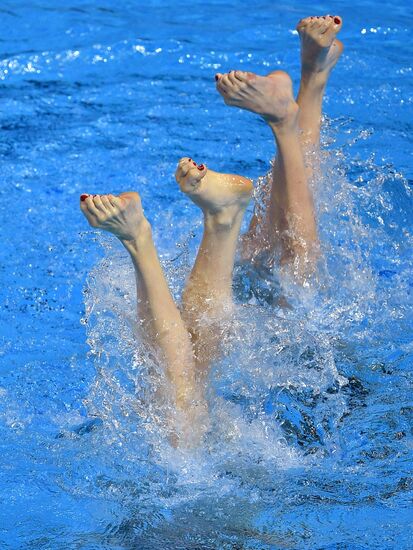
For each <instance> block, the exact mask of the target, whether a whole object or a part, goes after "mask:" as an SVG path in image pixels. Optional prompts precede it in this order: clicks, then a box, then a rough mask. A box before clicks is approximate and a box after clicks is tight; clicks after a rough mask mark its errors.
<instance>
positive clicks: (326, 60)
mask: <svg viewBox="0 0 413 550" xmlns="http://www.w3.org/2000/svg"><path fill="white" fill-rule="evenodd" d="M340 28H341V19H340V18H338V17H332V16H325V17H321V18H316V17H314V18H310V17H309V18H306V19H303V20H302V21H300V22H299V24H298V26H297V30H298V32H299V34H300V37H301V44H302V49H301V60H302V75H301V84H300V91H299V94H298V97H297V101H296V102H295V101H294V99H293V95H292V86H291V80H290V78H289V77H288V75H287V74H286V73H282V72H281V71H276V72H274V73H270V74H269V75H268V76H266V77H260V76H256V75H254V74H252V73H245V72H241V71H235V72H234V71H232V72H231V73H229V74H225V75H222V74H220V73H218V74H217V77H216V78H217V89H218V91H219V92H220V93H221V95H222V96H223V98H224V101H225V102H226V103H227V104H228V105H233V106H237V107H240V108H243V109H246V110H249V111H252V112H254V113H257V114H259V115H260V116H262V117H263V118H264V119H265V120H266V122H267V123H268V124H269V126H270V128H271V130H272V132H273V135H274V138H275V141H276V145H277V149H278V155H277V158H276V160H275V162H274V165H273V174H272V176H273V177H272V184H271V187H270V189H269V196H268V198H267V203H266V205H265V210H264V212H259V211H258V210H257V211H256V213H255V214H254V216H253V218H252V220H251V225H250V228H249V231H248V233H247V235H246V236H245V237H244V245H245V246H244V252H245V253H246V255H247V256H248V257H250V258H252V259H253V258H254V257H256V256H260V255H262V253H263V252H265V253H268V254H269V255H273V254H274V252H276V251H278V252H279V253H280V261H281V263H282V264H286V265H289V266H291V267H293V272H294V274H296V275H297V276H298V278H299V279H301V280H302V279H303V278H305V276H307V275H308V274H311V273H312V272H313V270H314V264H315V258H316V257H317V244H318V241H317V229H316V221H315V216H314V208H313V202H312V195H311V191H310V188H309V185H308V180H309V178H311V177H312V174H313V170H314V162H315V161H314V158H313V159H311V158H310V159H309V162H308V164H307V166H306V165H305V160H304V155H305V153H306V152H307V151H308V150H311V149H312V148H317V147H318V145H319V136H320V122H321V106H322V99H323V95H324V90H325V86H326V83H327V80H328V76H329V73H330V71H331V69H332V68H333V67H334V65H335V63H336V62H337V60H338V58H339V55H340V53H341V51H342V45H341V43H340V42H339V41H338V40H336V39H335V36H336V34H337V32H338V31H339V30H340Z"/></svg>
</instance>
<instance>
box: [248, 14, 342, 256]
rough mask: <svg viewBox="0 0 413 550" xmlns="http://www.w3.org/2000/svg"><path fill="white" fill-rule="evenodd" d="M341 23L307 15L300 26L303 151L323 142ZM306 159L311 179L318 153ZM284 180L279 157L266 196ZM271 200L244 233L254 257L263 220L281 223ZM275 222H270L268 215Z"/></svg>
mask: <svg viewBox="0 0 413 550" xmlns="http://www.w3.org/2000/svg"><path fill="white" fill-rule="evenodd" d="M341 26H342V20H341V18H340V17H338V16H334V17H333V16H324V17H307V18H305V19H302V20H301V21H300V22H299V23H298V25H297V31H298V33H299V35H300V38H301V82H300V90H299V93H298V97H297V104H298V106H299V108H300V109H299V112H298V126H299V128H300V130H301V132H300V142H301V146H302V148H303V152H304V154H306V153H310V152H313V151H314V150H315V152H317V150H318V147H319V141H320V124H321V108H322V100H323V97H324V92H325V88H326V85H327V81H328V77H329V75H330V72H331V70H332V69H333V67H334V66H335V64H336V63H337V61H338V59H339V57H340V55H341V53H342V51H343V44H342V43H341V42H340V41H339V40H337V39H336V35H337V33H338V32H339V31H340V29H341ZM305 160H306V173H307V178H308V179H311V178H312V177H313V175H314V170H315V168H316V163H317V156H314V155H308V156H307V158H305ZM282 179H283V169H282V166H281V159H280V158H279V156H277V158H276V159H275V161H274V164H273V169H272V179H271V178H268V180H267V182H266V183H265V189H264V196H265V195H266V194H268V196H270V194H271V186H272V182H275V185H277V184H278V182H279V181H280V180H282ZM270 205H271V201H270V200H267V202H266V203H264V205H257V207H256V210H255V212H254V215H253V217H252V220H251V224H250V227H249V230H248V233H247V234H246V236H245V244H246V247H247V255H248V256H250V257H251V256H253V255H254V254H256V253H257V252H261V251H262V250H263V248H264V249H265V246H266V245H265V244H264V246H263V235H262V233H263V227H262V225H263V224H264V223H268V224H269V225H270V226H274V227H277V225H280V224H279V223H277V220H276V219H275V220H274V219H273V218H274V215H276V212H274V211H272V212H271V210H270ZM269 217H270V218H272V220H273V221H269V220H268V218H269Z"/></svg>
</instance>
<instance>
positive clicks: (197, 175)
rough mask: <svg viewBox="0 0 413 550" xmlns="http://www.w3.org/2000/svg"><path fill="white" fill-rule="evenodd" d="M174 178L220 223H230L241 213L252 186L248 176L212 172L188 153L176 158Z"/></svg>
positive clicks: (191, 197) (247, 200)
mask: <svg viewBox="0 0 413 550" xmlns="http://www.w3.org/2000/svg"><path fill="white" fill-rule="evenodd" d="M175 178H176V181H177V182H178V184H179V187H180V189H181V191H183V192H184V193H185V194H187V195H188V196H189V197H190V199H191V200H192V201H193V202H194V203H195V204H197V205H198V206H199V207H200V208H201V209H202V210H203V212H204V213H205V214H207V215H210V216H213V217H214V218H215V219H216V221H217V222H218V223H219V224H222V225H230V226H231V225H232V224H233V222H234V221H235V219H236V218H238V215H239V214H243V213H244V210H245V208H246V207H247V205H248V203H249V201H250V198H251V194H252V189H253V187H252V182H251V180H249V179H247V178H244V177H242V176H237V175H234V174H221V173H219V172H214V171H213V170H209V169H208V168H207V167H206V166H205V165H204V164H200V165H197V163H196V162H195V161H193V160H192V159H190V158H188V157H185V158H182V159H181V160H180V161H179V164H178V167H177V170H176V173H175Z"/></svg>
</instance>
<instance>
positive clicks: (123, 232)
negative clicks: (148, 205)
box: [80, 191, 150, 246]
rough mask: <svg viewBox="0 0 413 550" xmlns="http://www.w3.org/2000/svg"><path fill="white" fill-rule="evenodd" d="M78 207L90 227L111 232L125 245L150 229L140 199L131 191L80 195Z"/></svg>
mask: <svg viewBox="0 0 413 550" xmlns="http://www.w3.org/2000/svg"><path fill="white" fill-rule="evenodd" d="M80 209H81V211H82V212H83V214H84V216H85V217H86V219H87V221H88V222H89V224H90V225H91V226H92V227H96V228H98V229H104V230H105V231H109V232H110V233H113V234H114V235H115V236H116V237H118V239H120V241H121V242H122V243H123V244H124V245H125V246H126V245H127V244H128V243H130V242H132V241H137V240H139V238H140V237H142V235H143V234H147V233H148V232H149V231H150V226H149V223H148V221H147V220H146V218H145V216H144V213H143V209H142V204H141V199H140V197H139V195H138V193H135V192H133V191H131V192H128V193H121V194H120V195H119V196H117V197H116V196H114V195H81V197H80Z"/></svg>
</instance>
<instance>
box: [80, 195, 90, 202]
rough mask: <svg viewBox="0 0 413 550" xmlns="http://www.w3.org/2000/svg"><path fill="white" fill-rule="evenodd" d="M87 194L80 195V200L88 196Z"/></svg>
mask: <svg viewBox="0 0 413 550" xmlns="http://www.w3.org/2000/svg"><path fill="white" fill-rule="evenodd" d="M88 196H89V195H80V200H81V201H82V202H83V201H85V200H86V199H87V198H88Z"/></svg>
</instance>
